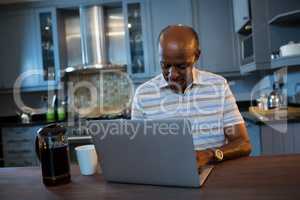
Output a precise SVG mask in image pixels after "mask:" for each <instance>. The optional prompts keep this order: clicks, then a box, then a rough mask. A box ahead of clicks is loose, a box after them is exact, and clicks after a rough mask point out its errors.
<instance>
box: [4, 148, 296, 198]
mask: <svg viewBox="0 0 300 200" xmlns="http://www.w3.org/2000/svg"><path fill="white" fill-rule="evenodd" d="M299 169H300V155H299V154H298V155H297V154H295V155H287V156H264V157H245V158H240V159H236V160H232V161H226V162H223V163H220V164H218V165H217V166H216V167H215V168H214V170H213V171H212V173H211V174H210V176H209V177H208V180H207V181H206V183H205V184H204V186H203V187H202V188H201V189H199V188H196V189H195V188H176V187H160V186H146V185H135V184H118V183H107V182H105V181H104V179H103V176H102V175H101V174H96V175H94V176H82V175H80V173H79V169H78V167H77V166H72V173H71V174H72V182H71V183H69V184H67V185H61V186H56V187H48V188H47V187H45V186H44V185H43V184H42V183H41V170H40V168H38V167H25V168H0V199H1V200H4V199H10V200H11V199H72V200H76V199H80V200H82V199H122V200H126V199H137V200H140V199H164V200H165V199H172V200H173V199H190V200H193V199H223V200H226V199H229V200H234V199H249V200H253V199H256V200H257V199H258V200H260V199H272V200H276V199H300V190H299V185H300V173H299Z"/></svg>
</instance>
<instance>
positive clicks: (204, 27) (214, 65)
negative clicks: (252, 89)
mask: <svg viewBox="0 0 300 200" xmlns="http://www.w3.org/2000/svg"><path fill="white" fill-rule="evenodd" d="M192 2H193V13H194V16H193V20H194V26H195V28H196V30H197V31H198V33H199V37H200V47H201V56H200V61H199V67H200V68H201V69H204V70H207V71H211V72H215V73H220V74H226V73H231V72H238V73H239V66H238V63H237V57H236V53H237V52H236V47H237V43H236V40H235V38H236V35H235V34H234V24H233V16H232V15H230V14H229V13H232V12H233V7H232V6H233V4H232V1H231V0H222V1H218V0H210V1H207V0H194V1H192Z"/></svg>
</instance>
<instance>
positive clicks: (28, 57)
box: [0, 9, 39, 89]
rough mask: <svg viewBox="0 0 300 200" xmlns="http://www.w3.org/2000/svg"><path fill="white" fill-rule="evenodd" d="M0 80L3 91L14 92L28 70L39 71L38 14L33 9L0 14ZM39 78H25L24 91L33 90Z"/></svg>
mask: <svg viewBox="0 0 300 200" xmlns="http://www.w3.org/2000/svg"><path fill="white" fill-rule="evenodd" d="M0 26H1V29H0V36H1V37H0V43H1V46H0V60H1V67H0V77H1V80H2V81H3V86H2V89H11V88H13V85H14V83H15V80H16V79H17V78H18V77H19V75H21V74H22V73H24V72H26V71H28V70H35V69H38V62H37V48H36V47H37V42H36V38H37V34H36V32H35V27H36V24H35V13H34V11H33V10H32V9H29V10H22V11H14V12H8V13H1V14H0ZM38 82H39V77H37V76H33V77H30V78H26V79H25V80H24V81H23V82H22V87H32V86H35V85H36V84H37V83H38Z"/></svg>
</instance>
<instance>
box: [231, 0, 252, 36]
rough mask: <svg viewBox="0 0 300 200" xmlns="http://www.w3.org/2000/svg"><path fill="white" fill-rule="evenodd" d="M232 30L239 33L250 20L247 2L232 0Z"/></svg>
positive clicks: (247, 0) (244, 0)
mask: <svg viewBox="0 0 300 200" xmlns="http://www.w3.org/2000/svg"><path fill="white" fill-rule="evenodd" d="M233 15H234V30H235V32H239V30H241V28H243V26H244V25H245V24H246V23H247V22H248V21H249V20H250V14H249V0H233Z"/></svg>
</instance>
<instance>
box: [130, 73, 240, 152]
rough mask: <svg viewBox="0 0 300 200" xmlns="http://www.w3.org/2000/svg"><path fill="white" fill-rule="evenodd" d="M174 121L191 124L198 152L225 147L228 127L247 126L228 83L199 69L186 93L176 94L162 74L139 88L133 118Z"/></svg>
mask: <svg viewBox="0 0 300 200" xmlns="http://www.w3.org/2000/svg"><path fill="white" fill-rule="evenodd" d="M174 118H185V119H188V120H190V121H191V124H192V134H193V141H194V147H195V150H203V149H207V148H215V147H220V146H222V145H224V144H225V142H226V141H225V135H224V127H228V126H232V125H235V124H240V123H244V120H243V118H242V116H241V114H240V112H239V110H238V107H237V105H236V101H235V98H234V96H233V95H232V93H231V91H230V88H229V86H228V84H227V81H226V80H225V79H224V78H223V77H221V76H219V75H216V74H213V73H210V72H206V71H200V70H198V69H197V68H193V83H192V84H191V85H190V86H189V87H187V88H186V90H185V91H184V93H183V94H181V93H175V92H173V91H172V90H171V89H170V88H169V87H168V83H167V82H166V80H165V79H164V77H163V75H162V74H160V75H158V76H156V77H154V78H153V79H151V80H149V81H148V82H146V83H144V84H142V85H140V86H139V87H138V88H137V89H136V92H135V96H134V99H133V103H132V119H174Z"/></svg>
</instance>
